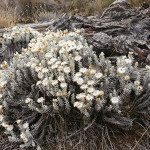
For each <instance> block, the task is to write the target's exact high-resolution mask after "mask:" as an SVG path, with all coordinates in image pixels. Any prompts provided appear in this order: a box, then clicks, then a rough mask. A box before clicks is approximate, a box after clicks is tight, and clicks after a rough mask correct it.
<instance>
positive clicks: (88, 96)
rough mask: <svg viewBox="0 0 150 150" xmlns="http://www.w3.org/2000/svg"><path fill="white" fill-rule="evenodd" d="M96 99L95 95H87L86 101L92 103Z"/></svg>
mask: <svg viewBox="0 0 150 150" xmlns="http://www.w3.org/2000/svg"><path fill="white" fill-rule="evenodd" d="M93 98H94V97H93V95H91V94H87V96H86V99H87V100H88V101H90V100H92V99H93Z"/></svg>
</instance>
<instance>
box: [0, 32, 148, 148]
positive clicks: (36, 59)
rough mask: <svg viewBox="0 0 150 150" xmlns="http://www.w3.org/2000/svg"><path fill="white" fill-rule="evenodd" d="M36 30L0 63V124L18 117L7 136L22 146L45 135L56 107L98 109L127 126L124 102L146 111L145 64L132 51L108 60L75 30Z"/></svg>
mask: <svg viewBox="0 0 150 150" xmlns="http://www.w3.org/2000/svg"><path fill="white" fill-rule="evenodd" d="M37 35H38V33H37ZM39 35H40V36H39V37H36V38H33V39H32V40H31V41H30V43H29V44H28V48H27V49H24V50H23V51H22V53H21V54H18V53H16V54H15V55H14V57H13V61H12V63H11V64H10V66H8V65H7V63H6V62H3V63H2V64H1V67H2V68H3V70H1V79H0V80H1V82H0V83H1V85H0V89H1V90H0V92H1V96H0V97H1V104H2V105H1V111H4V110H5V111H4V112H5V113H1V116H0V117H1V120H0V121H1V125H2V126H3V127H4V128H6V130H7V128H8V126H7V124H8V125H9V124H10V125H12V124H14V123H15V122H16V121H17V122H19V123H18V124H16V123H15V127H16V128H17V129H18V130H19V131H20V135H18V132H17V133H16V134H15V136H13V137H16V138H19V139H20V140H22V141H23V142H24V143H25V145H23V147H24V146H31V145H32V146H35V145H36V144H37V145H38V144H39V143H41V142H43V140H44V139H45V138H46V139H49V138H50V137H49V136H50V135H49V134H46V133H47V130H50V129H49V126H48V125H47V124H51V118H53V117H54V116H55V115H56V114H58V113H66V114H69V113H70V111H71V110H74V109H77V111H78V112H80V114H82V115H83V116H85V117H89V118H90V117H91V116H93V115H95V114H101V113H102V112H103V115H104V116H103V118H104V120H105V121H107V122H109V123H112V124H117V125H118V126H121V127H124V126H125V127H131V126H132V121H133V118H130V115H129V114H128V113H127V112H126V111H128V109H127V106H128V105H129V104H132V103H135V106H136V107H133V109H134V108H135V112H137V116H142V115H143V114H142V113H140V109H141V108H143V111H145V113H147V112H148V109H149V105H150V103H149V98H148V97H149V95H150V94H149V93H148V92H147V91H149V90H150V88H149V84H150V83H149V81H150V67H149V66H146V67H145V68H143V69H142V68H139V67H138V63H137V62H135V61H134V58H133V56H132V53H129V55H128V56H121V57H117V60H116V62H115V63H112V62H111V61H110V60H109V59H108V58H105V55H104V53H101V54H100V56H97V55H96V54H95V52H94V51H93V50H92V47H91V46H89V45H88V44H87V42H86V40H85V39H84V37H83V36H82V35H81V34H80V31H79V30H75V31H74V32H68V31H66V30H65V31H57V32H51V31H48V32H46V33H44V34H39ZM20 38H22V37H20ZM142 93H146V94H145V95H143V97H142V96H141V95H142ZM147 98H148V100H147ZM138 99H141V100H140V101H139V102H138ZM144 100H145V103H146V104H145V103H143V101H144ZM137 103H138V105H137ZM138 106H140V107H138ZM3 108H5V109H3ZM12 108H13V109H12ZM9 113H12V114H13V117H10V116H9V115H8V114H9ZM105 114H109V116H111V117H110V118H109V117H108V116H105ZM121 116H124V117H121ZM143 116H144V115H143ZM144 117H145V116H144ZM139 118H140V117H139ZM141 118H142V117H141ZM20 119H21V120H22V121H20ZM18 120H19V121H18ZM141 120H142V119H141ZM141 120H140V121H141ZM142 121H143V120H142ZM20 122H22V123H20ZM26 122H27V123H26ZM4 123H5V124H4ZM24 123H25V125H26V128H25V129H24V128H23V127H22V126H23V124H24ZM51 128H53V127H52V126H51ZM41 129H42V130H41ZM11 130H12V131H13V129H11ZM51 130H52V129H51ZM51 130H50V131H51ZM35 141H36V142H35Z"/></svg>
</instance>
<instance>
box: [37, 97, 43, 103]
mask: <svg viewBox="0 0 150 150" xmlns="http://www.w3.org/2000/svg"><path fill="white" fill-rule="evenodd" d="M44 101H45V99H44V98H43V97H40V98H38V99H37V102H38V103H43V102H44Z"/></svg>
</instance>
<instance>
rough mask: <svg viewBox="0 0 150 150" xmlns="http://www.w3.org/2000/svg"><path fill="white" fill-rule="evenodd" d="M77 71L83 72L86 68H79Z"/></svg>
mask: <svg viewBox="0 0 150 150" xmlns="http://www.w3.org/2000/svg"><path fill="white" fill-rule="evenodd" d="M79 71H80V72H82V73H85V72H87V68H80V70H79Z"/></svg>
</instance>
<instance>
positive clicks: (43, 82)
mask: <svg viewBox="0 0 150 150" xmlns="http://www.w3.org/2000/svg"><path fill="white" fill-rule="evenodd" d="M42 84H43V85H44V86H47V85H48V84H49V80H48V78H44V80H43V81H42Z"/></svg>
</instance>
